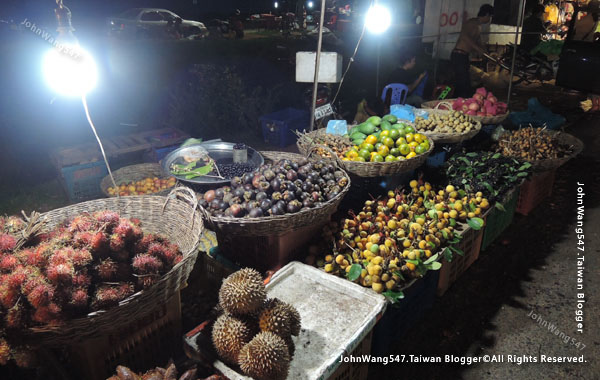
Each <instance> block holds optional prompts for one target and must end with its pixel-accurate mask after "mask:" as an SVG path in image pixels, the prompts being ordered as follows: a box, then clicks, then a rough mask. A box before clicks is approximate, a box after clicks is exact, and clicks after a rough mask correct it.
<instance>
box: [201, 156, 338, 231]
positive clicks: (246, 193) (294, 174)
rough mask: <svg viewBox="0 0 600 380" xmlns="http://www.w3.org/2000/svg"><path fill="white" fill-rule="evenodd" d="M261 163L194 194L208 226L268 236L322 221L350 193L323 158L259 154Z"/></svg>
mask: <svg viewBox="0 0 600 380" xmlns="http://www.w3.org/2000/svg"><path fill="white" fill-rule="evenodd" d="M261 154H262V155H263V157H264V158H265V164H264V165H262V166H261V167H260V168H259V169H258V170H257V171H255V172H252V173H245V174H244V175H242V176H241V177H234V178H233V179H232V180H231V183H230V185H228V186H223V187H220V188H218V189H216V190H209V191H207V192H205V193H203V194H199V206H200V210H201V211H202V212H203V214H204V217H205V220H206V224H207V227H209V228H210V229H212V230H213V231H215V232H224V233H232V234H235V235H236V236H269V235H281V234H283V233H285V232H289V231H293V230H295V229H298V228H301V227H305V226H308V225H313V224H317V223H320V222H324V221H326V220H328V219H329V217H330V216H331V215H332V214H333V213H334V212H335V211H336V210H337V207H338V206H339V204H340V202H341V201H342V198H343V197H344V195H345V194H346V193H347V192H348V190H349V189H350V177H348V175H347V174H346V172H344V170H342V169H340V168H339V167H338V166H336V165H335V162H332V161H325V160H323V159H315V160H312V159H311V160H309V159H307V158H306V157H304V156H302V155H299V154H296V153H286V152H261Z"/></svg>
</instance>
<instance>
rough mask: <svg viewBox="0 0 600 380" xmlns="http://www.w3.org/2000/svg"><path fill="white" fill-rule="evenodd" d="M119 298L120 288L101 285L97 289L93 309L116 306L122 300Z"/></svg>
mask: <svg viewBox="0 0 600 380" xmlns="http://www.w3.org/2000/svg"><path fill="white" fill-rule="evenodd" d="M119 296H120V292H119V289H118V287H116V286H113V285H100V286H98V288H97V289H96V294H94V301H93V302H92V308H93V309H94V310H98V309H100V308H105V307H110V306H114V305H116V304H118V303H119V301H120V300H121V298H119Z"/></svg>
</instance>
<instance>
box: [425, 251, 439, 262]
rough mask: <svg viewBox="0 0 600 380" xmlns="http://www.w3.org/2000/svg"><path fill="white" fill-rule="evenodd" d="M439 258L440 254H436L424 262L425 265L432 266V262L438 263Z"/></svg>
mask: <svg viewBox="0 0 600 380" xmlns="http://www.w3.org/2000/svg"><path fill="white" fill-rule="evenodd" d="M438 257H440V254H439V253H436V254H435V255H433V256H431V257H430V258H428V259H427V260H425V261H424V262H423V264H431V263H432V262H434V261H437V259H438Z"/></svg>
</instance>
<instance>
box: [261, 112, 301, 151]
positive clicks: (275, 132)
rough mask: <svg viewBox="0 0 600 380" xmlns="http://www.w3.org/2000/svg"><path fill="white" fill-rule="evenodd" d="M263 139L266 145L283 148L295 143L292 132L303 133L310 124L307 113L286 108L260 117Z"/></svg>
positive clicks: (295, 137) (294, 135)
mask: <svg viewBox="0 0 600 380" xmlns="http://www.w3.org/2000/svg"><path fill="white" fill-rule="evenodd" d="M259 120H260V124H261V127H262V132H263V138H264V140H265V142H266V143H268V144H272V145H275V146H278V147H280V148H284V147H286V146H289V145H292V144H294V143H295V142H296V139H297V138H298V136H296V134H295V133H294V131H296V130H298V131H304V130H306V129H307V128H308V125H309V124H310V119H309V112H308V111H304V110H299V109H295V108H286V109H283V110H281V111H277V112H273V113H271V114H269V115H265V116H261V117H260V119H259Z"/></svg>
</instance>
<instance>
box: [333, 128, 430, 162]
mask: <svg viewBox="0 0 600 380" xmlns="http://www.w3.org/2000/svg"><path fill="white" fill-rule="evenodd" d="M388 125H390V124H388ZM355 141H357V140H355ZM358 141H361V140H358ZM430 146H431V143H430V140H429V139H428V138H427V136H425V135H423V134H421V133H415V129H414V128H413V127H412V126H410V125H404V124H392V125H391V126H390V127H389V128H388V129H384V130H382V131H380V132H377V133H375V134H370V135H368V136H367V137H366V138H365V139H364V140H362V142H361V143H360V144H359V145H355V146H354V147H353V148H351V149H350V150H349V151H348V152H346V155H345V157H344V158H343V159H342V160H344V161H360V162H396V161H402V160H408V159H411V158H413V157H416V156H418V155H421V154H423V153H426V152H427V151H428V150H429V148H430Z"/></svg>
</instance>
